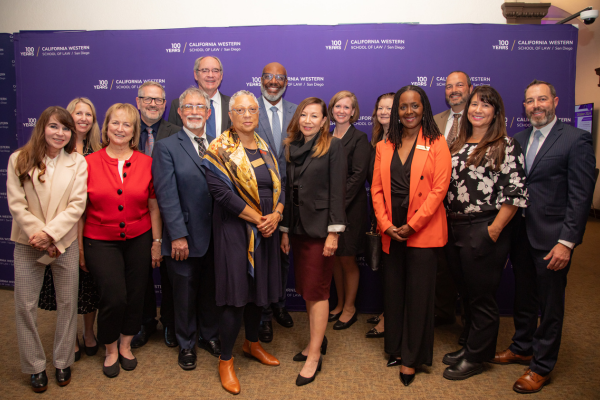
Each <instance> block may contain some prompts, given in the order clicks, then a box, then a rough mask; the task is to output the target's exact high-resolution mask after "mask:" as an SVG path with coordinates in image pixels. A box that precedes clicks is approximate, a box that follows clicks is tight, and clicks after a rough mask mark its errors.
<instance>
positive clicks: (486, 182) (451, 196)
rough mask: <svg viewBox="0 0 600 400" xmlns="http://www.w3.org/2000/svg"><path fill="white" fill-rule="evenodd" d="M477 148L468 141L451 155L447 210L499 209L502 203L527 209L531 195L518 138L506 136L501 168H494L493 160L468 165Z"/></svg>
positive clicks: (475, 210) (468, 212)
mask: <svg viewBox="0 0 600 400" xmlns="http://www.w3.org/2000/svg"><path fill="white" fill-rule="evenodd" d="M476 147H477V144H476V143H466V144H465V145H464V146H463V148H462V149H460V150H459V151H458V153H456V154H454V155H452V177H451V179H450V187H449V188H448V194H447V195H446V202H445V204H446V209H447V210H448V211H451V212H455V213H459V214H470V213H477V212H485V211H495V210H500V207H501V206H502V204H503V203H508V204H512V205H515V206H517V207H522V208H526V207H527V205H528V204H529V195H528V194H527V187H526V186H525V169H524V165H525V156H524V155H523V151H522V150H521V146H520V145H519V143H518V142H517V141H516V140H513V139H512V138H509V137H507V138H506V150H505V156H504V161H503V163H502V167H501V168H500V170H499V171H497V172H495V171H493V170H492V163H491V162H490V161H487V162H486V164H485V166H479V167H476V166H474V165H470V166H468V167H467V158H468V157H469V155H470V154H471V153H472V152H473V150H475V148H476Z"/></svg>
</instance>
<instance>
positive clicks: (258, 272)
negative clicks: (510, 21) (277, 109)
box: [203, 90, 284, 394]
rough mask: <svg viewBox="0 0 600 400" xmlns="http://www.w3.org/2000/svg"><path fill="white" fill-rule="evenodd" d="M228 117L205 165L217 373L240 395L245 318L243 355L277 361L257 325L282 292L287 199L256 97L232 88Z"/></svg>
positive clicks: (229, 388)
mask: <svg viewBox="0 0 600 400" xmlns="http://www.w3.org/2000/svg"><path fill="white" fill-rule="evenodd" d="M229 116H230V118H231V123H232V127H231V129H230V130H228V131H225V132H223V133H222V134H221V135H220V136H219V137H218V138H217V139H215V140H214V141H213V142H212V143H211V144H210V146H209V148H208V150H207V151H206V154H205V156H204V160H203V167H204V169H205V171H206V182H207V184H208V188H209V190H210V192H211V195H212V196H213V198H214V209H213V237H214V239H213V240H214V244H215V279H216V300H217V306H222V307H223V314H222V316H221V322H220V326H219V331H220V336H221V357H220V361H219V375H220V377H221V384H222V385H223V388H224V389H225V390H227V391H228V392H230V393H233V394H237V393H239V392H240V383H239V381H238V379H237V376H236V374H235V370H234V366H233V355H232V353H233V346H234V344H235V340H236V338H237V336H238V333H239V331H240V327H241V325H242V320H243V322H244V328H245V335H246V340H245V342H244V346H243V348H242V350H243V352H244V355H245V356H247V357H254V358H256V359H257V360H258V361H260V362H261V363H263V364H265V365H270V366H277V365H279V360H277V358H275V357H274V356H272V355H271V354H269V353H267V352H266V351H265V350H264V349H263V348H262V346H261V345H260V343H259V341H258V328H259V325H260V319H261V315H262V309H263V306H266V305H269V304H272V303H276V302H277V301H279V298H280V297H281V296H282V293H281V264H280V258H279V235H278V234H277V232H275V231H276V229H277V226H278V224H279V222H280V221H281V219H282V218H283V215H282V212H283V201H284V198H283V194H282V188H281V178H280V176H279V169H278V167H277V158H276V157H275V156H274V155H273V153H272V152H271V150H270V149H269V146H268V145H267V143H266V142H265V141H264V140H262V139H261V138H260V136H258V134H256V133H255V132H254V130H255V129H256V127H257V126H258V116H259V107H258V102H257V100H256V97H254V95H253V94H252V93H250V92H248V91H245V90H241V91H239V92H237V93H236V94H234V95H233V96H232V97H231V101H230V103H229ZM273 233H276V234H275V235H273Z"/></svg>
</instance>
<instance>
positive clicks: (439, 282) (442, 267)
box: [435, 251, 458, 320]
mask: <svg viewBox="0 0 600 400" xmlns="http://www.w3.org/2000/svg"><path fill="white" fill-rule="evenodd" d="M438 257H439V258H438V267H437V273H436V277H435V315H436V316H438V317H440V318H443V319H448V320H450V319H452V320H456V301H457V300H458V290H457V288H456V284H455V283H454V280H453V279H452V273H450V269H449V268H448V261H447V260H446V253H445V252H444V251H440V252H439V253H438Z"/></svg>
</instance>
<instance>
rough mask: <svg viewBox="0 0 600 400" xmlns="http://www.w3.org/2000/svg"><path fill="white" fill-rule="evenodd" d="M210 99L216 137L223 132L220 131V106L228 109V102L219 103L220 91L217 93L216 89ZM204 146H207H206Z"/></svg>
mask: <svg viewBox="0 0 600 400" xmlns="http://www.w3.org/2000/svg"><path fill="white" fill-rule="evenodd" d="M210 99H211V100H212V106H213V108H214V109H215V114H214V117H215V134H216V135H217V137H219V135H220V134H221V133H223V132H221V107H223V106H225V107H227V109H229V104H225V105H223V104H221V93H219V90H218V89H217V91H216V92H215V95H214V96H213V97H211V98H210ZM208 107H209V108H210V104H209V105H208ZM194 143H195V142H194ZM206 147H207V148H208V146H206Z"/></svg>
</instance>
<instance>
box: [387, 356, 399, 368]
mask: <svg viewBox="0 0 600 400" xmlns="http://www.w3.org/2000/svg"><path fill="white" fill-rule="evenodd" d="M400 365H402V359H401V358H398V357H396V356H395V355H393V354H391V355H390V358H389V360H388V362H387V366H388V367H398V366H400Z"/></svg>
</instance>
